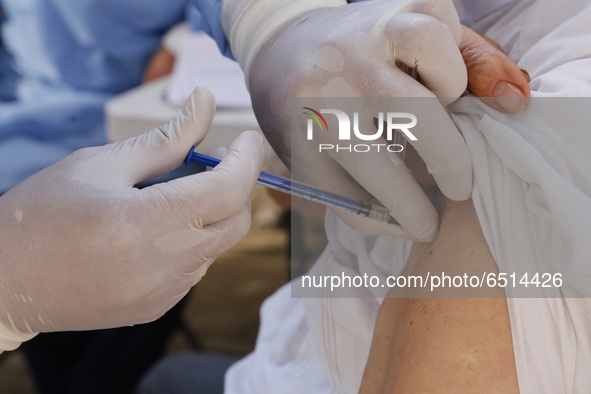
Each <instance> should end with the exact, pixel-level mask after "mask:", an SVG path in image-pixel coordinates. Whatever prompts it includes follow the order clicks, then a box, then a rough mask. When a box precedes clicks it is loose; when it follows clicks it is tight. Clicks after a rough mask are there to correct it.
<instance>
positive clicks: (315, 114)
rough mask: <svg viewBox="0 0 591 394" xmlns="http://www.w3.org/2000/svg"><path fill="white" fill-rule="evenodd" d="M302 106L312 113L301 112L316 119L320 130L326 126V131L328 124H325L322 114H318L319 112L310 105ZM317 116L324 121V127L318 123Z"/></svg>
mask: <svg viewBox="0 0 591 394" xmlns="http://www.w3.org/2000/svg"><path fill="white" fill-rule="evenodd" d="M302 108H303V109H307V110H308V111H312V112H313V114H311V113H309V112H303V113H304V114H306V115H309V116H311V117H312V119H314V120H315V121H316V123H318V126H320V130H324V128H325V127H326V131H328V125H327V124H326V120H324V116H322V115H320V112H318V111H314V110H313V109H312V108H310V107H302ZM318 118H320V119H322V123H324V127H322V123H320V119H318Z"/></svg>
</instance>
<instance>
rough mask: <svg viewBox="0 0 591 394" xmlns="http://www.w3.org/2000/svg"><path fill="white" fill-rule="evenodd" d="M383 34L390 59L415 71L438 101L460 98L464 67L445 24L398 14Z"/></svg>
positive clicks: (420, 17)
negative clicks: (387, 39) (388, 45)
mask: <svg viewBox="0 0 591 394" xmlns="http://www.w3.org/2000/svg"><path fill="white" fill-rule="evenodd" d="M385 33H386V36H387V37H388V38H389V40H390V41H391V42H392V43H393V45H392V48H393V53H392V56H393V57H394V60H395V61H397V62H401V63H403V64H404V65H406V66H407V67H410V68H411V69H416V70H417V72H418V76H419V78H420V82H421V83H422V84H423V85H425V86H426V87H427V88H428V89H429V90H430V91H431V92H433V93H434V94H435V95H436V96H438V97H441V98H457V97H460V96H461V95H462V93H463V92H464V90H465V89H466V84H467V74H466V67H465V65H464V61H463V59H462V56H461V54H460V51H459V50H458V45H457V43H456V41H455V38H454V36H453V35H452V33H451V31H450V30H449V27H448V26H447V25H446V24H444V23H442V22H440V21H438V20H437V19H435V18H433V17H431V16H428V15H423V14H399V15H395V16H394V17H392V18H391V19H390V21H389V22H388V24H387V25H386V27H385ZM396 71H397V70H396ZM397 79H398V78H397ZM415 83H416V82H415ZM417 84H418V83H417ZM413 96H414V95H413Z"/></svg>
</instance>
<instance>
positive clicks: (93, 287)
mask: <svg viewBox="0 0 591 394" xmlns="http://www.w3.org/2000/svg"><path fill="white" fill-rule="evenodd" d="M214 111H215V101H214V98H213V95H212V94H211V92H209V91H207V90H205V89H197V90H196V91H195V92H194V93H193V95H192V96H191V97H190V99H189V101H188V102H187V104H186V106H185V107H184V109H182V110H181V111H180V113H179V115H178V117H176V118H175V119H173V120H172V121H170V123H168V124H167V125H164V126H162V127H160V128H157V129H154V130H152V131H150V132H149V133H146V134H143V135H141V136H138V137H135V138H132V139H129V140H126V141H122V142H118V143H115V144H111V145H106V146H101V147H96V148H86V149H82V150H80V151H77V152H75V153H73V154H72V155H70V156H68V157H66V158H65V159H63V160H61V161H59V162H57V163H56V164H54V165H52V166H50V167H48V168H46V169H44V170H42V171H40V172H39V173H37V174H35V175H33V176H32V177H30V178H28V179H26V180H25V181H23V182H22V183H20V184H19V185H17V186H16V187H14V188H13V189H11V190H10V191H9V192H8V193H6V194H5V195H3V196H2V197H0V262H1V264H0V278H1V286H0V323H1V324H0V326H2V327H1V328H2V329H1V330H0V346H1V347H3V349H4V350H7V349H9V348H11V347H12V348H13V347H15V345H16V346H18V342H19V340H20V341H22V339H23V338H24V339H26V338H27V335H28V334H30V333H35V332H49V331H58V330H87V329H99V328H109V327H117V326H125V325H133V324H136V323H142V322H148V321H152V320H155V319H157V318H158V317H160V316H161V315H162V314H164V313H165V312H166V311H167V310H169V309H170V308H171V307H172V306H174V305H175V304H176V303H177V302H178V301H179V300H180V299H181V298H182V297H183V296H184V295H185V294H186V293H187V292H188V291H189V289H190V288H191V287H192V286H193V285H195V284H196V283H197V282H198V281H199V280H200V279H201V277H203V275H205V272H206V270H207V268H208V267H209V265H210V264H211V263H212V262H213V261H214V260H215V258H216V257H217V256H218V255H219V254H220V253H222V252H223V251H225V250H227V249H228V248H230V247H231V246H232V245H234V244H235V243H236V242H238V240H240V239H241V238H242V237H243V236H244V235H245V234H246V233H247V232H248V230H249V227H250V192H251V189H252V186H253V185H254V182H255V180H256V178H257V176H258V174H259V172H260V169H261V165H262V160H263V147H262V138H261V137H260V135H258V133H255V132H245V133H243V134H241V135H240V136H239V137H238V138H237V139H236V141H234V143H233V144H232V145H231V146H230V149H229V153H228V155H227V156H226V157H225V158H224V160H223V161H222V162H221V163H220V165H218V166H217V167H216V168H215V169H214V170H213V171H208V172H205V173H199V174H195V175H192V176H187V177H184V178H179V179H175V180H172V181H170V182H167V183H163V184H156V185H153V186H149V187H146V188H144V189H141V190H140V189H137V188H134V187H133V186H134V185H135V184H136V183H138V182H140V181H142V180H146V179H149V178H152V177H154V176H157V175H160V174H164V173H167V172H169V171H171V170H173V169H174V168H176V167H178V166H179V165H181V164H182V163H183V161H184V159H185V157H186V155H187V152H188V151H189V149H190V148H191V146H192V145H193V144H196V143H199V142H200V141H201V140H203V138H204V137H205V135H206V133H207V130H208V128H209V126H210V124H211V121H212V119H213V115H214ZM7 332H8V333H10V332H12V333H14V337H12V338H11V337H10V335H8V337H9V338H7V334H6V333H7ZM11 340H12V342H11Z"/></svg>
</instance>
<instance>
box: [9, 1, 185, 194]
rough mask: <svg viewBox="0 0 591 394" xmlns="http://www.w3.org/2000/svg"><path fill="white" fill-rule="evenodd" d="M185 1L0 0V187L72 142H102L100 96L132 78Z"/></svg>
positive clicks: (47, 161)
mask: <svg viewBox="0 0 591 394" xmlns="http://www.w3.org/2000/svg"><path fill="white" fill-rule="evenodd" d="M186 5H187V3H186V0H166V1H163V0H0V6H1V7H2V8H3V11H4V14H5V16H4V19H3V20H2V25H1V26H0V27H1V37H2V45H3V47H2V48H0V193H2V192H5V191H6V190H8V189H9V188H11V187H12V186H14V185H15V184H16V183H17V182H20V181H21V180H23V179H24V178H26V177H28V176H30V175H32V174H33V173H34V172H36V171H39V170H40V169H42V168H44V167H46V166H48V165H50V164H52V163H53V162H55V161H57V160H59V159H61V158H63V157H64V156H66V155H67V154H69V153H71V152H73V151H74V150H76V149H79V148H81V147H84V146H92V145H99V144H103V143H105V142H106V141H105V133H104V120H103V116H104V115H103V106H104V103H105V102H106V100H107V99H108V98H110V97H112V96H113V95H115V94H118V93H120V92H123V91H125V90H127V89H129V88H131V87H134V86H136V85H138V84H139V83H140V81H141V77H142V74H143V71H144V68H145V66H146V64H147V62H148V60H149V59H150V57H151V56H152V54H153V53H154V52H155V51H156V49H157V48H158V46H159V45H160V41H161V38H162V35H163V34H164V33H165V32H166V31H167V30H168V29H169V28H170V27H171V26H172V25H174V24H175V23H177V22H179V21H181V20H183V19H184V18H185V12H186ZM193 25H194V23H193Z"/></svg>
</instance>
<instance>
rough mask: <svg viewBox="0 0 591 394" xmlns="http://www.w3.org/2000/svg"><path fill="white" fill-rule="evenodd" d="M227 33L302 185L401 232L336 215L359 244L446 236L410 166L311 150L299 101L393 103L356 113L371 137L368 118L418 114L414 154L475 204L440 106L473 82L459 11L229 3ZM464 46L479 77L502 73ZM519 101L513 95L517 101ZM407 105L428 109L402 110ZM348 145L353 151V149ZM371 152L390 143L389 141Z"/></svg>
mask: <svg viewBox="0 0 591 394" xmlns="http://www.w3.org/2000/svg"><path fill="white" fill-rule="evenodd" d="M222 24H223V26H224V28H225V32H226V36H227V37H229V40H230V44H231V46H232V51H233V54H234V56H235V57H236V59H237V60H238V61H239V62H240V63H241V65H242V67H243V69H244V70H245V73H246V75H247V80H248V82H249V87H250V91H251V96H252V99H253V106H254V109H255V113H256V114H257V118H258V120H259V123H260V124H261V127H262V129H263V131H264V132H265V134H266V136H267V139H268V140H269V141H270V143H271V145H272V146H273V148H274V149H275V151H276V152H277V154H278V155H279V156H280V157H281V158H282V159H283V161H284V162H285V163H286V164H287V165H288V166H289V167H290V168H291V170H292V174H294V177H296V178H297V179H299V180H302V181H304V182H308V183H312V184H314V185H317V186H319V187H321V188H325V189H328V190H331V191H334V192H337V193H340V194H346V195H348V196H349V197H352V198H356V199H363V200H370V199H371V198H372V197H375V198H377V200H378V201H379V202H381V203H382V204H383V205H384V206H386V207H387V208H388V209H389V210H390V212H391V215H392V216H393V217H394V218H395V219H397V220H398V222H399V223H400V224H401V226H402V227H398V226H393V225H390V224H386V223H380V222H376V221H374V220H372V219H366V218H364V217H362V216H359V215H355V214H349V213H347V212H344V211H340V210H334V212H335V213H337V214H338V215H339V216H340V217H341V218H342V219H344V220H345V221H346V222H347V223H348V224H349V225H351V226H352V227H353V228H355V229H356V230H358V231H361V232H362V233H365V234H378V233H383V234H393V235H401V236H404V237H407V238H411V239H415V240H419V241H432V240H433V239H434V237H435V235H436V233H437V229H438V217H437V213H436V211H435V209H434V208H433V206H432V204H431V202H430V200H429V199H428V198H427V196H426V195H425V193H424V192H423V190H422V189H421V187H420V186H419V185H418V184H417V182H416V181H415V179H414V176H413V174H411V172H410V171H409V170H408V169H407V168H406V167H405V166H404V165H402V164H403V163H402V160H401V157H400V156H399V155H398V154H391V153H388V152H387V151H386V150H385V149H382V151H381V152H380V153H378V154H373V155H367V154H359V153H348V152H347V151H345V150H341V151H340V152H338V153H336V152H335V150H329V151H328V152H324V154H318V147H319V145H318V143H316V144H310V141H306V138H305V136H306V130H302V129H299V130H298V129H292V128H291V125H290V115H291V111H292V110H293V107H295V106H294V104H293V102H292V100H291V99H292V98H294V97H326V98H329V97H382V98H384V99H382V100H366V101H365V102H364V103H361V104H359V106H358V107H353V109H352V110H351V111H349V112H348V113H349V115H351V113H352V112H353V110H356V111H358V112H359V113H360V119H362V121H361V126H362V127H360V129H362V130H363V132H364V134H374V133H375V131H376V128H375V126H374V125H373V123H372V122H371V119H372V118H377V117H378V116H377V115H378V113H379V112H384V113H385V112H408V113H412V114H414V115H415V116H416V117H417V118H418V120H419V122H418V124H417V126H416V127H414V128H413V129H412V132H413V133H414V135H415V136H416V137H417V138H418V140H417V141H410V143H411V144H412V146H413V148H414V149H415V150H416V151H417V152H418V154H419V156H420V157H421V158H422V160H423V161H424V162H425V164H426V167H427V169H428V171H429V173H430V174H431V175H433V177H434V178H435V181H436V183H437V185H438V186H439V188H440V190H441V191H442V192H443V193H444V194H445V195H446V196H447V197H448V198H450V199H453V200H463V199H467V198H468V197H469V196H470V192H471V185H472V172H471V163H470V159H469V156H468V151H467V148H466V146H465V144H464V141H463V138H462V137H461V135H460V133H459V131H458V130H457V128H456V127H455V125H454V124H453V123H452V121H451V120H450V119H449V117H448V116H447V114H446V112H445V110H444V107H443V105H445V104H447V103H450V102H451V101H453V100H454V99H455V98H457V97H459V96H460V95H461V94H462V93H463V92H464V90H465V88H466V79H467V70H466V65H465V64H464V59H463V58H462V53H460V50H459V48H458V45H459V44H460V40H461V38H462V27H461V26H460V23H459V20H458V17H457V13H456V11H455V9H454V6H453V4H452V2H451V1H450V0H376V1H366V2H361V3H355V4H346V1H345V0H324V1H317V0H300V1H292V0H225V1H224V9H223V13H222ZM465 36H466V37H467V41H468V42H467V43H466V44H465V45H464V46H463V47H462V49H463V50H465V57H468V58H470V62H471V65H472V66H473V68H472V69H473V70H481V69H482V68H481V66H482V65H486V64H491V65H494V66H496V65H497V64H498V63H500V62H501V61H498V60H499V59H500V58H501V57H496V56H495V55H496V52H498V51H496V49H494V48H492V47H491V48H488V49H486V50H485V51H481V50H480V49H481V48H482V46H481V43H480V41H482V40H478V39H476V38H475V37H472V36H470V35H469V34H465ZM473 44H474V45H473ZM474 48H476V50H474ZM493 51H495V53H493ZM498 54H499V55H500V54H501V53H500V52H499V53H498ZM491 55H492V56H491ZM502 60H509V59H508V58H506V57H504V58H503V59H502ZM503 66H506V64H503ZM508 68H509V69H511V73H509V74H510V75H514V74H515V73H517V74H520V73H519V69H518V68H517V67H516V66H515V65H514V64H513V66H512V67H508ZM409 70H414V71H415V72H416V73H417V75H418V80H419V81H417V80H415V79H413V78H411V77H410V76H409V75H408V74H407V72H408V71H409ZM502 74H504V72H500V71H499V72H498V73H495V75H496V76H500V75H502ZM473 75H476V74H473ZM521 78H522V79H523V77H522V76H521ZM474 79H476V78H474ZM489 82H490V83H489ZM497 82H499V81H498V80H495V79H490V80H489V75H487V74H484V75H480V76H479V80H478V82H477V83H473V84H472V86H473V87H477V88H478V92H477V94H482V95H486V94H488V95H490V96H492V95H493V94H491V93H494V95H498V94H500V95H503V94H504V93H505V92H507V91H509V90H510V89H509V90H508V88H507V86H506V85H501V84H497ZM521 82H523V83H522V84H521V85H520V87H521V86H523V85H525V86H526V88H527V83H526V82H525V81H521ZM497 87H498V89H495V88H497ZM523 91H524V92H525V89H524V90H523ZM510 93H511V96H513V93H514V91H511V92H510ZM527 93H529V91H528V92H527ZM436 96H437V97H438V98H439V100H437V99H436ZM401 97H402V98H405V97H411V98H421V99H419V100H416V99H414V100H401V99H398V98H401ZM388 98H390V99H388ZM311 102H313V103H314V104H315V105H317V107H319V108H316V109H320V108H333V107H334V101H333V100H325V101H323V100H317V99H316V100H313V101H311ZM491 102H492V103H493V104H494V103H495V102H494V101H491ZM499 102H500V105H496V107H497V108H499V107H501V106H503V105H505V106H506V107H507V108H508V109H509V111H508V112H512V110H513V108H515V104H517V108H521V109H523V107H524V106H523V107H522V106H521V103H522V101H521V100H517V101H512V100H504V101H503V100H500V101H499ZM323 103H325V104H326V106H323ZM331 104H332V105H331ZM442 104H443V105H442ZM509 107H510V108H509ZM337 108H338V107H337ZM501 109H502V110H504V108H501ZM301 118H302V117H301V116H300V118H295V121H294V124H297V125H305V120H303V121H302V119H301ZM325 119H326V121H327V123H328V129H329V130H331V131H333V132H332V133H330V132H328V133H320V135H319V138H320V139H321V141H320V142H322V143H325V144H328V145H335V146H336V145H337V144H339V143H341V144H342V141H339V140H338V139H337V134H336V133H335V132H334V130H338V125H337V124H336V122H335V117H334V116H333V115H327V116H325ZM351 121H353V119H352V116H351ZM331 122H333V124H331ZM346 142H350V143H351V144H352V145H355V142H356V141H353V140H352V141H346ZM357 142H361V143H363V142H365V143H367V141H357ZM372 142H375V143H385V144H387V143H392V142H391V141H390V142H389V141H386V140H385V139H382V140H377V141H372ZM345 145H346V144H345ZM411 153H412V151H411Z"/></svg>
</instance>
